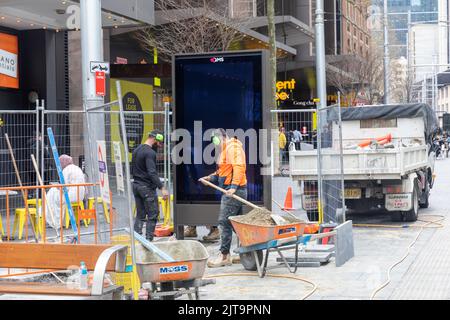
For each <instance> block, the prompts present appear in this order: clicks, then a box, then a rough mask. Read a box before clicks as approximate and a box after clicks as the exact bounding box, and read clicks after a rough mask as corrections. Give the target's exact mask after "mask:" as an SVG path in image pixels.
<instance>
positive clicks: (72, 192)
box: [45, 154, 86, 229]
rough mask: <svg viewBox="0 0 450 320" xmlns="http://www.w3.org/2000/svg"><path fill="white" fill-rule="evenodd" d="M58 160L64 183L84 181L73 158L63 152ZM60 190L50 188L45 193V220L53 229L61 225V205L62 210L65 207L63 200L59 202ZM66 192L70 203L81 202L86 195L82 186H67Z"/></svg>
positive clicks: (81, 172)
mask: <svg viewBox="0 0 450 320" xmlns="http://www.w3.org/2000/svg"><path fill="white" fill-rule="evenodd" d="M59 162H60V163H61V168H62V174H63V176H64V182H65V183H66V185H71V184H78V185H80V184H85V183H86V179H85V176H84V173H83V171H82V170H81V168H80V167H78V166H77V165H75V164H74V163H73V159H72V157H71V156H68V155H66V154H63V155H61V156H60V157H59ZM61 192H62V191H61V189H60V188H51V189H50V190H49V191H48V192H47V195H46V202H47V203H46V207H47V210H48V211H47V212H49V213H50V214H47V215H46V216H45V218H46V222H47V223H48V224H49V225H50V226H51V227H52V228H54V229H56V228H60V227H61V221H60V212H61V206H63V207H64V208H63V209H64V210H65V209H66V204H65V202H64V200H63V203H61V197H62V196H61ZM67 193H68V196H69V200H70V202H71V203H78V202H82V201H83V200H84V198H85V195H86V188H85V187H84V186H79V187H70V186H69V187H67Z"/></svg>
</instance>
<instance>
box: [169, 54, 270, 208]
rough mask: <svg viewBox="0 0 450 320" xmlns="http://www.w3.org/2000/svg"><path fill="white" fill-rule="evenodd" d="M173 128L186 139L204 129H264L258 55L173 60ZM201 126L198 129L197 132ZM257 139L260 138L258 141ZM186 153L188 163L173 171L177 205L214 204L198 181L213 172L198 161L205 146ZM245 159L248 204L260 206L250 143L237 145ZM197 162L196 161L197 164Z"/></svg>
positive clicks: (196, 145) (213, 194)
mask: <svg viewBox="0 0 450 320" xmlns="http://www.w3.org/2000/svg"><path fill="white" fill-rule="evenodd" d="M174 63H175V66H174V68H175V69H174V70H175V126H176V129H178V128H183V129H185V130H187V131H189V133H190V135H191V136H192V137H194V135H195V134H196V133H197V135H198V133H199V132H200V130H201V133H202V134H203V133H204V132H205V131H207V130H208V129H213V128H223V129H226V130H228V129H233V130H238V129H242V130H243V131H246V130H248V129H255V130H256V131H257V132H259V130H260V129H262V128H263V113H262V112H263V102H262V93H263V84H262V67H261V64H262V54H261V52H249V53H239V54H237V53H236V54H231V53H227V54H222V55H221V54H214V55H212V54H210V55H195V56H176V57H175V61H174ZM199 126H201V129H199ZM258 139H259V137H258ZM205 140H207V141H203V142H200V143H194V138H192V139H191V143H190V147H189V148H184V149H183V152H182V153H181V154H180V155H181V156H183V157H185V156H186V154H185V152H187V153H188V154H189V155H188V158H190V163H182V164H180V165H176V169H175V170H176V193H177V203H197V204H201V203H218V202H219V201H220V197H221V194H220V193H219V192H217V191H216V190H214V189H211V188H210V187H206V186H203V185H202V184H201V183H199V182H198V179H199V178H201V177H203V176H206V175H209V174H211V173H212V172H214V171H215V170H216V164H207V163H205V162H204V161H201V163H198V160H199V159H202V153H203V151H204V150H205V148H206V147H207V146H208V145H210V144H211V141H210V140H208V137H206V139H205ZM241 142H243V145H244V146H245V152H246V158H247V161H246V162H247V181H248V183H247V189H248V199H249V200H250V201H255V202H259V201H263V177H262V176H261V167H262V166H261V164H260V162H259V159H258V160H257V161H254V163H253V164H250V163H249V159H250V157H249V150H250V148H253V147H254V145H253V144H254V141H252V142H251V143H250V142H249V140H247V141H241ZM195 160H197V161H195Z"/></svg>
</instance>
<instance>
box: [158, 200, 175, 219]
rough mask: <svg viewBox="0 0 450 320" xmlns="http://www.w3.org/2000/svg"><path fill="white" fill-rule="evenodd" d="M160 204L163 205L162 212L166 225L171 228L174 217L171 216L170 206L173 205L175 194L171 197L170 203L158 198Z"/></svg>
mask: <svg viewBox="0 0 450 320" xmlns="http://www.w3.org/2000/svg"><path fill="white" fill-rule="evenodd" d="M158 203H159V205H161V212H162V214H163V218H164V225H165V226H170V225H171V224H172V217H171V216H170V206H171V204H172V203H173V194H172V195H170V201H169V200H168V199H163V198H162V197H158Z"/></svg>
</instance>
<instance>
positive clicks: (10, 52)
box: [0, 33, 19, 89]
mask: <svg viewBox="0 0 450 320" xmlns="http://www.w3.org/2000/svg"><path fill="white" fill-rule="evenodd" d="M18 53H19V44H18V40H17V36H14V35H10V34H5V33H0V87H3V88H13V89H18V88H19V59H18Z"/></svg>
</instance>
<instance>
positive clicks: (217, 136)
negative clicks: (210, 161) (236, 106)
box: [211, 129, 227, 146]
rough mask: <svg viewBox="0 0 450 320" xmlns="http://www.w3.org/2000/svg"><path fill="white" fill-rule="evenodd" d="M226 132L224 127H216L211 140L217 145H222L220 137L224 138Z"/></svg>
mask: <svg viewBox="0 0 450 320" xmlns="http://www.w3.org/2000/svg"><path fill="white" fill-rule="evenodd" d="M226 136H227V135H226V133H225V130H224V129H216V130H214V131H213V133H212V135H211V142H212V143H213V144H214V145H215V146H218V145H220V142H221V139H220V138H224V137H226Z"/></svg>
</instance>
